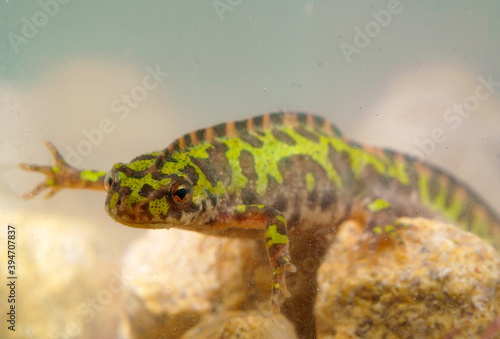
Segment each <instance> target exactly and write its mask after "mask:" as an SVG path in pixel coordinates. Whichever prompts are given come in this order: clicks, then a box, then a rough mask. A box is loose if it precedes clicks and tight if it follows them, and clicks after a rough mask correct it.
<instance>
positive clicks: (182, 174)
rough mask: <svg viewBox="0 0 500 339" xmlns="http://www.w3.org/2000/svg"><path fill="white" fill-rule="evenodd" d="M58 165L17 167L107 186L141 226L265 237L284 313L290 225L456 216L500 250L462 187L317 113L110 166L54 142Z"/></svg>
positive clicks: (392, 231)
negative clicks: (79, 165)
mask: <svg viewBox="0 0 500 339" xmlns="http://www.w3.org/2000/svg"><path fill="white" fill-rule="evenodd" d="M47 147H48V148H49V149H50V151H51V152H52V154H53V156H54V157H55V164H54V165H53V166H37V165H27V164H21V165H20V166H21V168H22V169H25V170H29V171H35V172H41V173H43V174H45V175H46V176H47V178H46V180H45V181H43V182H42V183H40V184H39V185H38V186H37V187H35V188H34V189H33V190H32V191H31V192H30V193H27V194H25V195H24V198H25V199H29V198H32V197H34V196H35V195H37V194H39V193H40V192H42V191H43V190H46V189H48V190H49V193H48V197H50V196H52V195H53V194H54V193H56V192H58V191H59V190H60V189H62V188H87V189H97V190H106V191H107V197H106V202H105V209H106V211H107V213H108V214H109V215H110V216H111V217H112V218H113V219H115V220H116V221H118V222H120V223H122V224H124V225H127V226H131V227H137V228H149V229H156V228H167V229H168V228H171V227H176V228H181V229H186V230H192V231H196V232H201V233H204V234H209V235H217V236H229V237H250V238H258V239H264V240H265V246H266V249H267V255H268V259H269V262H270V265H271V267H272V268H273V278H272V292H271V305H272V308H273V310H274V311H279V306H278V298H279V296H280V294H281V291H282V292H283V293H284V295H285V296H289V292H288V290H287V288H286V284H285V272H295V271H296V267H295V266H294V264H293V263H292V259H291V258H290V254H289V252H290V251H289V245H290V242H293V240H294V239H293V238H292V239H290V238H289V236H288V234H290V233H291V232H292V231H293V234H294V236H295V237H300V234H303V233H305V232H307V231H308V229H309V228H310V227H311V226H310V225H315V227H318V226H319V227H325V228H326V227H329V228H335V227H337V226H338V225H339V224H340V223H341V222H342V221H344V220H347V219H349V218H354V217H356V215H359V213H360V211H362V213H363V215H364V221H365V223H364V224H365V228H366V232H367V234H368V235H370V236H371V238H372V239H378V238H380V237H385V238H386V239H391V238H392V239H397V238H398V227H399V226H401V225H399V224H398V222H397V218H399V217H403V216H406V217H417V216H418V217H430V218H438V219H444V220H448V221H451V222H454V223H455V224H457V225H458V226H460V227H462V228H464V229H466V230H469V231H471V232H473V233H475V234H477V235H479V236H481V237H482V238H484V239H486V240H488V241H490V242H491V243H492V244H493V245H494V246H496V248H497V249H498V248H499V247H500V218H499V217H498V216H497V215H495V213H494V212H493V210H492V209H491V208H490V207H489V206H487V205H486V203H484V202H483V201H482V200H481V199H480V198H479V196H478V195H477V194H475V193H474V192H473V191H472V190H471V189H470V188H468V186H466V185H465V184H463V183H461V182H460V181H459V180H457V179H455V178H454V177H453V176H452V175H450V174H447V173H446V172H445V171H443V170H440V169H438V168H437V167H434V166H432V165H429V164H426V163H425V162H423V161H420V160H418V159H415V158H412V157H411V156H409V155H405V154H403V153H399V152H395V151H392V150H389V149H381V148H374V147H368V146H362V145H361V144H359V143H357V142H355V141H352V140H350V139H348V138H347V137H344V136H343V135H342V133H341V132H340V130H339V129H338V128H337V127H336V126H335V125H333V124H331V123H329V122H328V121H326V120H324V119H323V118H321V117H318V116H314V115H311V114H305V113H290V112H278V113H272V114H266V115H261V116H257V117H253V118H249V119H246V120H242V121H236V122H228V123H223V124H219V125H216V126H213V127H209V128H205V129H200V130H197V131H194V132H191V133H189V134H186V135H184V136H182V137H180V138H178V139H176V140H175V141H174V142H173V143H171V144H170V145H169V146H168V147H167V148H165V149H163V150H161V151H155V152H151V153H147V154H143V155H140V156H138V157H136V158H135V159H133V160H132V161H131V162H129V163H117V164H115V165H114V166H113V167H112V169H111V171H109V172H107V173H106V172H103V171H95V170H79V169H76V168H73V167H71V166H70V165H69V164H68V163H66V161H65V160H64V159H63V158H62V156H61V155H60V154H59V152H58V151H57V150H56V148H55V147H54V146H53V145H52V144H51V143H47Z"/></svg>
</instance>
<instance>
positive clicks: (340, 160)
mask: <svg viewBox="0 0 500 339" xmlns="http://www.w3.org/2000/svg"><path fill="white" fill-rule="evenodd" d="M328 159H329V161H330V163H331V164H332V166H333V168H334V169H335V171H337V173H338V174H339V176H340V179H341V182H342V184H343V187H344V188H349V187H351V188H353V185H354V173H353V172H352V168H351V165H350V158H349V155H348V154H347V153H346V152H342V153H338V152H337V151H336V150H335V149H334V148H333V146H332V144H331V143H329V144H328Z"/></svg>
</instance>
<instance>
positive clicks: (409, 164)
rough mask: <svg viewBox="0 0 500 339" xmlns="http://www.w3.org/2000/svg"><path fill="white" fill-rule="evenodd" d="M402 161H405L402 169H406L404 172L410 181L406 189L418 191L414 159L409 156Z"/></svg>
mask: <svg viewBox="0 0 500 339" xmlns="http://www.w3.org/2000/svg"><path fill="white" fill-rule="evenodd" d="M404 160H405V164H404V167H405V168H406V171H407V173H408V178H409V179H410V182H409V184H408V187H409V189H410V190H418V180H419V177H418V172H417V169H416V167H415V159H413V158H412V157H410V156H405V157H404Z"/></svg>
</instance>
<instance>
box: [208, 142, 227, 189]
mask: <svg viewBox="0 0 500 339" xmlns="http://www.w3.org/2000/svg"><path fill="white" fill-rule="evenodd" d="M227 150H228V146H227V145H226V144H224V143H220V142H215V143H213V147H210V148H208V149H207V151H206V152H207V154H208V164H209V167H210V169H211V170H212V173H213V175H214V179H215V180H220V181H221V182H222V184H223V185H224V187H227V186H228V185H230V183H231V178H232V173H231V167H230V166H229V161H228V160H227V157H226V152H227Z"/></svg>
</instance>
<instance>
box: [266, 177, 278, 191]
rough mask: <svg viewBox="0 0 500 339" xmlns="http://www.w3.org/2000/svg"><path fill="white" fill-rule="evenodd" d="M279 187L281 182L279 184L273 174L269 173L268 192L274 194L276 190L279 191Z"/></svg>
mask: <svg viewBox="0 0 500 339" xmlns="http://www.w3.org/2000/svg"><path fill="white" fill-rule="evenodd" d="M279 189H280V184H278V182H277V181H276V179H275V178H274V177H273V176H271V175H269V174H268V175H267V189H266V192H268V194H273V193H275V192H278V190H279Z"/></svg>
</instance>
